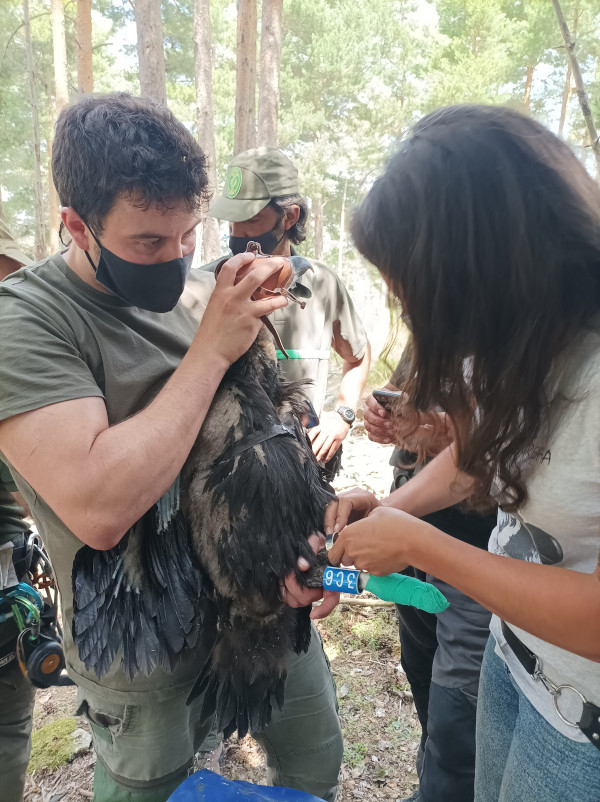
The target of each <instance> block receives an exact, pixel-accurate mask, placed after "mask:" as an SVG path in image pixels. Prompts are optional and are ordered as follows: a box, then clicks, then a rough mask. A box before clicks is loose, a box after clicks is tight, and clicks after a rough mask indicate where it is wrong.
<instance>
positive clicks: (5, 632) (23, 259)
mask: <svg viewBox="0 0 600 802" xmlns="http://www.w3.org/2000/svg"><path fill="white" fill-rule="evenodd" d="M27 264H31V260H30V259H28V257H27V256H25V254H24V253H23V252H22V251H21V250H20V248H19V246H18V244H17V242H16V241H15V239H14V238H13V236H12V234H11V233H10V231H9V229H8V227H7V225H6V223H5V222H4V220H2V219H1V218H0V280H1V279H4V278H6V276H8V275H10V274H11V273H14V272H15V270H18V269H19V268H20V267H22V266H23V265H27ZM28 516H29V509H28V507H27V504H26V503H25V500H24V499H23V496H22V495H21V494H20V493H19V492H18V490H17V486H16V485H15V483H14V480H13V478H12V476H11V474H10V471H9V469H8V467H7V466H6V465H5V464H4V463H3V462H1V461H0V598H2V595H3V591H4V590H5V589H7V588H9V587H11V586H13V585H16V583H17V582H19V581H21V580H22V579H24V578H25V577H26V575H27V559H26V546H27V535H28V533H29V523H28V521H27V520H25V519H26V518H27V517H28ZM16 634H17V631H16V629H15V627H14V624H13V623H12V621H10V620H8V621H5V622H3V623H1V624H0V788H1V789H2V792H1V797H2V800H3V802H21V799H22V798H23V789H24V788H25V775H26V772H27V763H28V762H29V753H30V751H31V728H32V724H33V702H34V696H35V691H34V688H33V686H32V684H31V683H30V682H29V679H28V678H27V677H25V676H24V675H23V673H22V671H21V669H20V667H19V664H18V662H17V659H16Z"/></svg>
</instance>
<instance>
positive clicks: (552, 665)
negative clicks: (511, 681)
mask: <svg viewBox="0 0 600 802" xmlns="http://www.w3.org/2000/svg"><path fill="white" fill-rule="evenodd" d="M553 385H554V387H555V388H557V389H558V390H559V391H560V392H561V393H563V394H564V397H566V398H567V399H570V401H566V402H561V403H560V405H559V407H558V408H557V410H555V412H554V413H553V420H555V421H556V423H555V424H553V423H551V425H550V429H551V431H552V432H553V434H552V435H551V437H550V438H549V440H548V442H547V444H544V446H543V447H541V448H540V449H538V450H537V453H535V456H534V457H533V458H532V460H531V461H530V463H527V464H526V465H525V468H526V469H527V477H526V478H527V489H528V491H529V498H528V500H527V503H526V504H525V505H524V506H523V507H522V508H521V509H519V510H518V511H517V512H516V513H507V512H504V511H503V510H499V512H498V525H497V526H496V528H495V529H494V531H493V532H492V536H491V538H490V543H489V550H490V551H491V552H494V553H496V554H503V555H506V556H508V557H513V558H515V559H518V560H527V561H529V562H535V563H542V564H545V565H558V566H561V567H562V568H568V569H570V570H571V571H581V572H582V573H586V574H590V573H593V572H594V570H595V569H596V565H597V562H598V553H599V551H600V328H598V329H595V330H594V331H590V332H587V333H586V334H585V335H582V336H581V337H580V338H579V339H578V340H577V341H576V342H574V343H573V344H572V345H571V346H570V347H569V348H568V349H567V351H566V352H565V353H564V354H563V355H562V356H561V359H560V363H559V365H558V366H557V370H556V372H555V378H554V381H553ZM511 629H513V630H514V632H515V633H516V634H517V636H518V637H519V638H520V639H521V640H522V641H523V643H525V645H526V646H528V647H529V649H531V651H532V652H534V653H535V654H536V655H537V657H538V658H539V659H540V661H541V663H542V670H543V672H544V673H545V674H546V675H547V676H548V677H549V678H550V679H551V680H552V681H553V682H554V683H556V684H557V685H561V684H567V685H571V686H573V687H574V688H576V689H577V690H578V691H580V692H581V693H582V694H583V695H584V696H585V697H586V698H587V699H588V700H589V701H591V702H594V703H595V704H596V705H600V666H599V665H598V663H596V662H594V661H592V660H587V659H585V658H584V657H579V656H578V655H575V654H572V653H571V652H567V651H565V650H564V649H560V648H559V647H558V646H553V645H551V644H549V643H546V642H545V641H543V640H541V639H540V638H536V637H535V636H534V635H530V634H529V633H528V632H525V631H524V630H522V629H519V628H518V627H514V626H511ZM491 630H492V633H493V635H494V637H495V639H496V641H497V649H496V650H497V651H498V652H499V654H501V656H502V657H503V659H504V660H505V661H506V663H507V665H508V667H509V668H510V671H511V673H512V674H513V676H514V678H515V680H516V682H517V684H518V685H519V687H520V688H521V690H522V691H523V693H524V694H525V695H526V696H527V698H528V699H529V700H530V702H531V703H532V704H533V705H534V707H535V708H536V709H537V710H538V711H539V712H540V714H541V715H542V716H544V718H545V719H546V720H547V721H548V722H549V723H550V724H551V725H552V726H553V727H555V728H556V729H557V730H559V731H560V732H562V733H563V734H564V735H566V736H567V737H568V738H571V739H573V740H575V741H580V742H582V743H587V739H586V737H585V736H584V735H583V733H582V732H580V731H579V730H578V729H576V728H574V727H569V726H567V725H565V724H564V723H563V722H562V721H561V719H560V718H559V716H558V715H557V714H556V711H555V710H554V705H553V701H552V697H551V695H550V694H549V693H548V691H546V690H545V688H544V686H543V685H542V683H541V682H539V681H535V680H534V679H533V678H532V677H531V676H530V675H529V674H528V673H527V672H526V671H525V669H524V668H523V667H522V666H521V664H520V663H519V661H518V660H517V659H516V657H515V656H514V653H513V652H512V650H511V649H510V647H509V646H508V645H507V644H506V641H505V640H504V637H503V636H502V631H501V628H500V622H499V620H498V618H496V617H495V616H494V617H493V618H492V623H491ZM559 703H560V704H559V706H560V711H561V713H563V715H565V716H566V717H567V718H568V719H569V720H570V721H573V722H576V721H578V720H579V717H580V715H581V701H580V700H579V699H578V697H577V695H576V694H574V693H573V692H571V691H566V692H564V693H562V694H561V697H560V700H559Z"/></svg>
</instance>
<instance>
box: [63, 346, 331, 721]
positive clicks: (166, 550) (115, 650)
mask: <svg viewBox="0 0 600 802" xmlns="http://www.w3.org/2000/svg"><path fill="white" fill-rule="evenodd" d="M304 396H305V390H304V389H303V386H302V383H288V382H285V381H284V379H283V378H282V376H281V374H280V372H279V371H278V368H277V361H276V359H275V352H274V349H273V346H272V343H270V341H269V340H268V338H267V337H266V335H261V336H259V338H258V339H257V342H256V343H255V344H254V346H253V347H252V348H251V349H250V351H249V352H248V353H247V354H246V355H244V356H243V357H242V358H241V359H239V360H238V361H237V362H236V363H235V364H234V365H232V366H231V368H230V369H229V371H228V372H227V374H226V376H225V377H224V379H223V382H222V383H221V386H220V388H219V390H218V391H217V393H216V395H215V398H214V401H213V404H212V406H211V409H210V410H209V413H208V415H207V417H206V419H205V422H204V425H203V427H202V429H201V431H200V434H199V436H198V438H197V441H196V444H195V446H194V448H193V449H192V452H191V453H190V455H189V457H188V460H187V462H186V465H185V466H184V468H183V470H182V472H181V477H180V479H181V484H179V480H178V482H177V483H176V484H175V485H174V486H173V488H171V490H170V491H169V492H168V493H167V494H165V496H164V497H163V498H162V499H161V500H159V502H158V503H157V504H156V505H154V506H153V507H152V509H150V510H149V511H148V512H147V513H146V515H145V516H144V517H143V518H142V519H141V521H139V522H138V524H136V526H135V527H133V528H132V529H131V530H130V532H129V533H128V535H127V536H126V537H125V538H123V540H121V542H120V543H119V544H118V545H117V546H115V548H113V549H110V550H109V551H102V552H100V551H94V550H93V549H91V548H90V547H88V546H83V547H82V548H81V549H80V550H79V552H78V553H77V555H76V558H75V561H74V564H73V596H74V616H73V627H72V631H73V638H74V641H75V643H76V644H77V647H78V649H79V656H80V658H81V660H82V661H83V662H84V664H85V666H86V668H87V669H88V670H93V671H95V672H96V674H98V676H103V675H104V674H106V673H107V672H108V671H109V669H110V668H111V666H112V665H113V663H114V661H115V658H116V657H117V656H118V654H119V653H120V659H121V667H122V670H123V671H124V672H125V674H126V675H127V676H128V677H130V678H133V677H135V676H136V675H138V674H143V675H149V674H151V673H152V672H153V671H154V670H156V668H157V667H159V668H161V669H163V670H165V671H172V670H173V669H174V667H175V666H176V664H177V662H178V660H179V658H180V655H181V654H182V653H183V652H184V651H185V650H186V649H191V648H193V647H194V646H196V645H197V644H199V643H202V646H203V648H204V652H203V654H204V655H205V656H206V653H207V652H209V655H208V659H206V660H203V662H202V664H201V665H198V672H199V676H198V680H197V682H196V685H195V687H194V690H193V692H192V694H191V697H190V698H192V697H194V696H197V695H199V694H201V693H202V694H204V698H203V715H204V716H206V717H208V716H209V715H212V714H213V713H214V712H215V710H216V712H217V716H218V721H219V724H220V725H221V726H222V727H223V728H224V729H225V731H227V732H228V731H230V730H232V729H235V728H237V729H238V731H239V732H240V734H243V733H245V732H246V731H258V730H261V729H263V728H264V727H265V726H266V725H267V724H268V722H269V720H270V718H271V714H272V709H273V706H276V707H280V706H281V705H282V704H283V699H284V689H285V679H286V675H287V660H288V656H289V654H290V652H291V651H292V650H294V651H296V652H298V653H299V652H301V651H305V650H306V649H307V648H308V645H309V643H310V633H311V628H310V618H309V612H310V608H306V609H303V610H293V609H291V608H290V607H288V606H287V605H286V604H284V603H283V602H282V600H281V595H280V594H281V591H280V588H281V582H282V580H283V579H284V577H286V576H287V575H288V574H290V573H293V572H295V575H296V577H297V578H298V580H299V581H300V582H304V583H305V584H307V581H306V580H307V574H305V573H303V572H300V571H298V569H297V560H298V557H299V556H303V557H305V558H306V559H307V560H308V561H309V563H310V564H311V565H312V566H313V567H314V568H315V570H317V569H318V566H319V559H318V558H316V557H315V555H314V554H313V551H312V548H311V547H310V544H309V543H308V537H309V536H310V534H311V533H312V532H314V531H318V530H319V529H320V527H321V526H322V521H323V515H324V511H325V507H326V505H327V503H328V502H329V500H330V499H331V497H332V496H331V493H330V491H329V489H328V487H327V486H326V485H325V484H324V483H323V481H322V479H321V475H320V471H319V468H318V466H317V464H316V461H315V459H314V457H313V454H312V451H311V448H310V444H309V443H308V441H307V439H306V436H305V433H304V430H303V429H302V427H301V425H300V423H299V415H300V414H301V410H302V404H303V398H304ZM282 424H283V425H282ZM178 502H180V503H178ZM308 573H309V574H310V572H308ZM199 638H200V639H201V640H200V641H199Z"/></svg>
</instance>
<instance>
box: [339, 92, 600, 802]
mask: <svg viewBox="0 0 600 802" xmlns="http://www.w3.org/2000/svg"><path fill="white" fill-rule="evenodd" d="M352 232H353V236H354V240H355V243H356V245H357V247H358V249H359V250H360V252H361V253H362V254H363V255H364V256H365V257H367V258H368V259H369V260H370V261H371V262H373V263H374V264H375V265H376V266H377V267H378V269H379V270H380V272H381V273H382V275H383V277H384V278H385V280H386V281H387V282H388V284H389V286H390V287H391V289H392V291H393V292H394V294H395V295H396V296H397V297H398V299H399V300H400V302H401V304H402V308H403V311H404V314H405V316H406V318H407V320H408V322H409V324H410V329H411V332H412V337H413V341H414V345H415V351H414V359H413V361H412V365H411V369H410V375H409V378H408V380H407V381H406V382H405V384H404V386H403V389H404V391H405V393H406V401H407V403H406V404H405V405H404V406H403V408H402V414H403V417H402V419H401V420H400V421H399V424H398V430H399V435H400V437H408V436H410V435H411V434H412V433H414V432H415V431H416V429H417V427H418V425H419V413H418V412H417V410H420V409H433V408H435V407H437V406H439V407H441V408H442V409H443V410H444V411H445V412H446V413H448V414H449V415H450V417H451V419H452V422H453V424H454V439H453V442H452V444H451V445H450V446H448V447H447V448H446V449H444V451H442V452H441V453H440V454H439V455H438V456H437V457H436V458H435V459H433V460H432V461H431V462H430V463H429V465H427V466H426V467H425V468H423V470H422V471H420V473H419V474H418V475H416V476H415V477H414V478H413V479H411V481H409V482H407V483H406V484H405V485H404V486H403V487H401V488H400V489H399V490H397V491H395V492H394V493H392V494H391V495H390V496H389V497H388V498H387V499H384V500H383V501H382V502H380V501H378V500H377V499H375V498H374V496H373V495H372V494H369V493H368V492H367V491H365V490H360V489H358V490H354V491H349V493H348V494H346V495H345V496H344V495H343V496H342V497H341V498H340V501H339V505H338V508H337V511H336V509H335V506H334V507H332V508H331V509H330V510H329V511H328V515H327V520H326V522H325V526H326V530H329V531H332V530H336V529H337V530H338V531H339V530H340V529H341V528H342V527H343V526H344V524H345V523H346V522H347V521H348V519H349V517H350V515H352V516H353V519H354V520H355V522H354V523H351V524H350V525H348V526H346V528H345V529H344V531H342V532H341V534H340V536H339V538H338V540H337V542H336V544H335V545H334V546H333V548H332V550H331V551H330V553H329V558H330V560H331V561H332V562H335V563H338V562H341V563H343V564H348V563H350V564H352V563H354V564H355V565H356V566H357V567H358V568H361V569H365V570H367V571H371V572H372V573H374V574H386V573H389V571H390V570H393V569H396V570H397V569H402V568H404V567H405V566H406V565H407V564H408V565H413V566H415V567H416V568H419V569H420V570H421V571H424V572H426V573H427V574H430V575H433V576H436V577H437V578H438V579H441V580H443V581H444V582H447V583H448V584H449V585H451V586H452V587H456V588H458V589H459V590H460V591H462V592H463V593H465V594H466V595H467V596H470V597H471V598H473V599H475V600H476V601H478V602H479V603H480V604H481V605H483V606H484V607H486V608H487V609H489V610H490V611H491V612H492V613H493V616H492V620H491V626H490V629H491V637H490V639H489V641H488V646H487V648H486V652H485V655H484V659H483V663H482V668H481V678H480V684H479V700H478V709H477V735H476V746H477V751H476V766H475V800H476V802H514V800H519V802H540V801H541V800H543V801H544V802H597V800H598V789H599V788H600V666H599V663H600V562H599V559H598V557H599V551H600V416H599V411H600V187H598V185H597V184H596V183H595V182H594V181H593V180H592V178H591V177H590V176H589V175H588V174H587V172H586V170H585V168H584V167H583V165H582V164H581V163H580V162H579V161H578V160H577V159H576V157H575V156H574V154H573V153H572V152H571V150H570V149H569V148H568V146H567V145H566V144H565V143H564V142H562V141H561V140H560V139H558V138H557V137H556V136H554V135H553V134H551V133H550V132H549V131H548V130H547V129H545V128H544V127H543V126H541V125H540V124H539V123H537V122H535V121H534V120H532V119H530V118H528V117H526V116H525V115H522V114H520V113H518V112H516V111H513V110H511V109H508V108H495V107H493V106H454V107H449V108H443V109H439V110H438V111H435V112H433V113H432V114H430V115H428V116H426V117H425V118H423V119H422V120H421V121H420V122H419V123H417V125H416V126H415V128H414V129H413V132H412V135H411V136H410V137H409V138H408V139H407V141H405V142H404V143H403V144H402V145H401V147H400V150H399V152H398V153H397V154H396V155H395V156H394V157H393V159H392V160H391V161H390V164H389V165H388V167H387V169H386V171H385V173H384V175H383V176H382V177H381V178H380V179H379V180H378V181H377V182H376V183H375V184H374V186H373V188H372V189H371V191H370V192H369V195H368V196H367V198H366V200H365V201H364V202H363V204H362V205H361V207H360V209H359V210H358V211H357V213H356V214H355V217H354V219H353V223H352ZM465 366H467V370H466V371H465ZM433 436H435V431H432V437H433ZM490 493H491V494H493V496H494V498H495V499H496V500H497V502H498V504H499V510H498V520H497V525H496V527H495V529H494V531H493V532H492V535H491V538H490V542H489V553H488V552H485V551H483V549H478V548H476V547H475V546H473V545H471V544H469V543H463V542H461V541H460V540H457V539H456V538H453V537H450V536H448V535H447V534H445V533H443V532H442V531H441V530H440V529H438V528H437V527H435V526H432V525H431V524H430V523H427V522H426V521H423V520H422V516H424V515H426V514H429V513H431V512H434V511H436V510H440V509H444V508H446V507H449V506H451V505H453V504H455V503H458V502H459V501H462V500H464V499H466V498H469V499H470V502H471V504H472V505H473V506H477V505H480V504H482V503H484V502H485V501H486V499H487V498H488V496H489V495H490ZM360 516H362V520H357V521H356V517H360Z"/></svg>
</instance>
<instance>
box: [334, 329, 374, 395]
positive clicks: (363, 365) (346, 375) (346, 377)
mask: <svg viewBox="0 0 600 802" xmlns="http://www.w3.org/2000/svg"><path fill="white" fill-rule="evenodd" d="M370 365H371V346H370V345H369V343H367V347H366V349H365V353H364V354H363V356H362V358H361V359H360V360H358V361H357V362H350V361H348V360H346V359H344V363H343V367H342V381H341V384H340V391H339V394H338V397H337V401H336V407H337V406H340V405H341V406H345V407H350V408H351V409H354V410H355V409H356V407H357V406H358V402H359V400H360V396H361V393H362V391H363V388H364V386H365V383H366V381H367V376H368V375H369V367H370Z"/></svg>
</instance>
